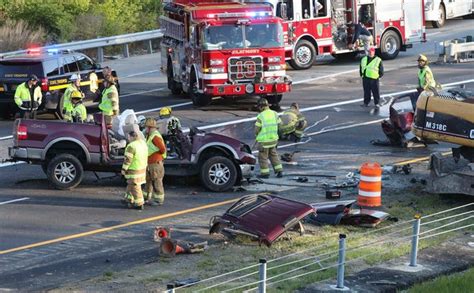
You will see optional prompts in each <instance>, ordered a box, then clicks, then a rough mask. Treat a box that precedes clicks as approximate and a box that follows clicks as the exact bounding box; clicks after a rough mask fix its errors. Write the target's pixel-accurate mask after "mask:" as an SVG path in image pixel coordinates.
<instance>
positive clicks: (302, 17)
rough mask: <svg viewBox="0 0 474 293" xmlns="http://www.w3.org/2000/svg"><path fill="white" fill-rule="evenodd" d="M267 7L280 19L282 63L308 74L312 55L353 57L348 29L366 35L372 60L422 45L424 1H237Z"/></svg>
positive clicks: (353, 51)
mask: <svg viewBox="0 0 474 293" xmlns="http://www.w3.org/2000/svg"><path fill="white" fill-rule="evenodd" d="M243 1H244V2H246V3H267V4H270V6H272V8H273V9H274V11H275V15H276V16H279V17H281V18H282V19H283V31H284V35H285V37H284V41H285V46H286V54H285V56H286V60H287V61H289V63H290V65H291V66H292V67H293V68H295V69H306V68H310V67H311V66H312V64H313V62H314V60H315V58H316V56H317V55H319V56H321V55H333V56H334V57H347V56H355V55H356V54H357V51H358V50H360V49H361V48H351V46H350V45H351V44H352V37H353V35H354V26H353V24H357V23H359V22H360V23H363V24H364V25H365V27H366V28H367V29H368V30H369V31H370V32H371V34H372V36H373V40H374V45H375V46H376V47H377V48H378V54H379V55H380V56H381V57H382V58H383V59H394V58H396V57H397V56H398V53H399V52H400V51H404V50H406V48H409V47H412V44H413V43H415V42H422V41H425V40H426V39H425V37H426V35H425V26H424V24H425V19H424V0H243Z"/></svg>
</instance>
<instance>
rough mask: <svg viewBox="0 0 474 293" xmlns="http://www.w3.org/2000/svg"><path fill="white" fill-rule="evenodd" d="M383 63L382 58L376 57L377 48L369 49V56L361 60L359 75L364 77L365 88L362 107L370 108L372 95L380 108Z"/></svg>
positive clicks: (376, 105) (363, 84)
mask: <svg viewBox="0 0 474 293" xmlns="http://www.w3.org/2000/svg"><path fill="white" fill-rule="evenodd" d="M383 73H384V72H383V63H382V59H380V57H378V56H375V48H374V47H371V48H370V49H369V56H364V57H362V59H361V60H360V69H359V74H360V77H362V86H363V88H364V103H363V104H362V105H361V106H362V107H368V106H369V103H370V97H371V95H373V96H374V104H375V107H377V108H379V107H380V104H379V102H380V90H379V79H380V78H381V77H382V76H383Z"/></svg>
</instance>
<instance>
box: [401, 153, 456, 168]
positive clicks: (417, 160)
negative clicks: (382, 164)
mask: <svg viewBox="0 0 474 293" xmlns="http://www.w3.org/2000/svg"><path fill="white" fill-rule="evenodd" d="M441 154H442V155H443V156H447V155H450V154H451V152H444V153H441ZM429 159H430V156H427V157H421V158H417V159H411V160H407V161H402V162H398V163H395V164H393V165H394V166H403V165H406V164H413V163H418V162H423V161H428V160H429Z"/></svg>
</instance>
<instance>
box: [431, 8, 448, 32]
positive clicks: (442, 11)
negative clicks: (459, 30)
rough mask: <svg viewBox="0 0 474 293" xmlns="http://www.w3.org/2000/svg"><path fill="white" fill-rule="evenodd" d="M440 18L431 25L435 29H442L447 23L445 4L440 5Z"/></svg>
mask: <svg viewBox="0 0 474 293" xmlns="http://www.w3.org/2000/svg"><path fill="white" fill-rule="evenodd" d="M438 9H439V18H438V20H433V21H432V22H431V24H432V25H433V27H435V28H440V27H442V26H444V23H445V22H446V9H445V8H444V5H443V4H440V5H439V8H438Z"/></svg>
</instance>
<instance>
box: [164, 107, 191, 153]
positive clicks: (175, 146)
mask: <svg viewBox="0 0 474 293" xmlns="http://www.w3.org/2000/svg"><path fill="white" fill-rule="evenodd" d="M171 114H172V110H171V108H170V107H163V108H161V110H160V120H158V122H157V127H158V131H159V132H160V133H162V134H163V135H164V136H165V138H166V140H167V141H168V142H169V144H170V153H176V155H177V156H178V157H179V158H180V159H181V160H182V159H189V158H190V155H191V143H190V142H189V139H188V137H187V136H186V135H185V134H184V133H183V131H182V130H181V122H180V121H179V119H178V118H176V117H175V116H173V115H171Z"/></svg>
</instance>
